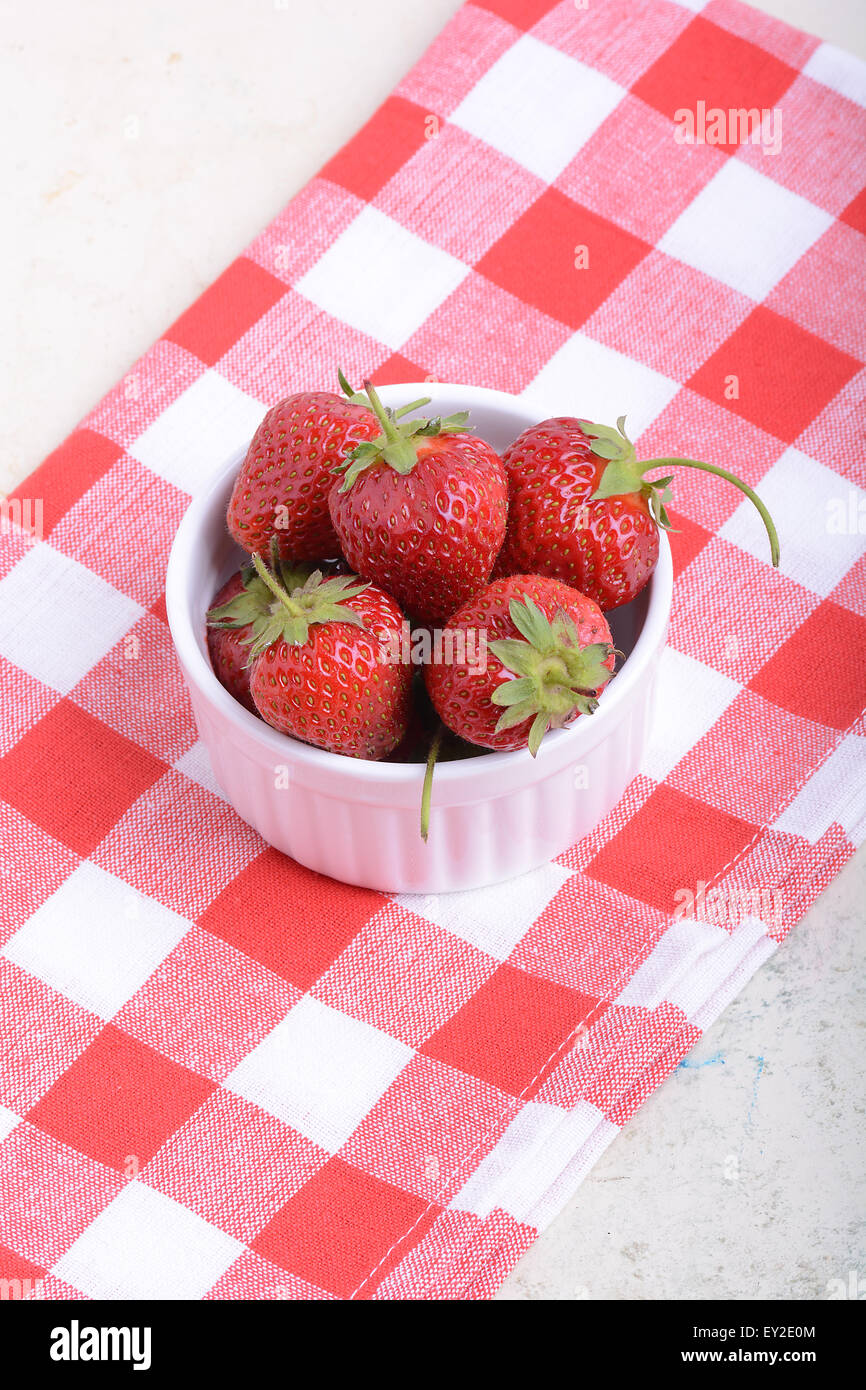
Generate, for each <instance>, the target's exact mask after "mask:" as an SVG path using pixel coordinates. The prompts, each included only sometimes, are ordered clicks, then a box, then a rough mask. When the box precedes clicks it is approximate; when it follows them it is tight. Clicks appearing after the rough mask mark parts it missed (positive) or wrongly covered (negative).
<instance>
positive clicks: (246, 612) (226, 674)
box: [207, 542, 312, 714]
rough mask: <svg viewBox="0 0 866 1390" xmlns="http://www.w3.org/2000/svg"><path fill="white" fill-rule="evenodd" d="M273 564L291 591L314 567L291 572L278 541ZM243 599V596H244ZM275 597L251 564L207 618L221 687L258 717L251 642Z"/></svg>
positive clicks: (216, 600)
mask: <svg viewBox="0 0 866 1390" xmlns="http://www.w3.org/2000/svg"><path fill="white" fill-rule="evenodd" d="M271 565H272V568H273V569H274V571H275V573H276V574H277V575H278V577H279V580H280V583H281V584H282V585H283V587H284V588H288V589H289V590H291V589H294V588H297V587H298V585H300V584H303V583H304V582H305V581H306V580H307V579H308V578H309V576H310V574H311V573H312V566H311V565H302V566H297V567H296V568H295V569H290V568H289V567H288V565H285V564H283V563H282V562H281V561H280V559H279V555H278V552H277V547H276V542H274V543H273V544H272V546H271ZM241 596H242V597H241ZM272 603H273V594H272V593H271V591H270V589H269V588H268V586H267V585H266V584H264V583H263V582H262V580H261V579H259V577H258V575H257V574H256V571H255V566H254V565H252V564H249V565H244V566H243V568H242V569H239V570H237V571H236V572H235V573H234V574H233V575H232V577H231V579H229V580H227V581H226V583H225V584H224V585H223V586H222V588H221V589H220V590H219V592H218V593H217V594H216V595H215V596H214V600H213V604H212V605H211V608H210V610H209V612H208V615H207V649H208V655H209V656H210V664H211V666H212V667H213V670H214V674H215V676H216V678H217V680H218V681H219V682H220V685H224V686H225V688H226V690H227V691H228V692H229V694H230V695H233V696H234V697H235V699H236V700H239V701H240V703H241V704H242V705H243V706H244V707H245V708H246V709H248V710H249V711H250V713H251V714H258V710H257V709H256V707H255V705H254V704H253V697H252V695H251V694H250V643H251V642H252V640H253V623H254V622H255V621H256V620H257V619H261V618H262V617H265V616H266V615H267V614H268V613H269V612H270V606H271V604H272Z"/></svg>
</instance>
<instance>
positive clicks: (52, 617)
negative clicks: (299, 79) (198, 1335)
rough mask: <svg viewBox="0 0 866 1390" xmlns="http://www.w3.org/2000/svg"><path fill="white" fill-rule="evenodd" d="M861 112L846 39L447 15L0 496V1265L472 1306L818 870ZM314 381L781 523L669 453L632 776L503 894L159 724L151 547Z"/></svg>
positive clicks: (833, 835)
mask: <svg viewBox="0 0 866 1390" xmlns="http://www.w3.org/2000/svg"><path fill="white" fill-rule="evenodd" d="M864 104H866V70H864V67H863V65H862V64H860V63H858V62H857V61H856V60H854V59H853V58H850V57H849V56H847V55H846V54H844V53H842V52H840V51H838V50H836V49H834V48H833V47H832V46H830V45H827V44H820V43H819V42H818V41H817V40H816V39H813V38H810V37H808V36H807V35H805V34H802V33H799V32H797V31H795V30H793V29H791V28H789V27H787V26H785V25H784V24H781V23H779V22H777V21H776V20H773V19H770V18H767V17H766V16H764V15H759V14H757V13H756V12H754V11H752V10H751V9H749V8H747V7H745V6H743V5H741V4H738V3H735V0H709V3H707V4H703V5H702V4H701V0H688V3H673V2H672V0H630V3H625V0H606V3H604V4H592V5H590V6H588V7H587V8H586V9H582V8H580V7H579V6H576V5H575V4H574V3H572V0H562V3H558V4H553V3H550V0H488V3H480V2H479V3H475V4H466V5H465V6H464V7H463V8H462V9H461V10H460V11H459V12H458V13H457V14H456V16H455V17H454V19H453V20H452V21H451V22H450V23H449V24H448V26H447V27H446V29H445V30H444V31H443V33H442V34H441V35H440V37H439V38H438V39H437V40H436V41H435V43H434V44H433V46H432V47H431V49H430V50H429V52H428V53H427V54H426V55H425V57H424V58H423V60H422V61H421V62H420V63H419V64H418V65H417V67H416V68H415V69H414V70H413V71H412V72H410V73H409V75H408V76H407V77H406V79H405V80H404V81H403V82H402V83H401V84H400V86H399V87H398V88H397V90H396V91H395V92H394V93H393V95H391V96H390V97H389V98H388V99H387V100H386V101H385V102H384V104H383V105H382V106H381V108H380V109H379V110H378V111H377V112H376V114H375V115H374V116H373V117H372V119H371V120H370V121H369V123H368V124H367V125H366V126H364V128H363V129H362V130H361V131H360V132H359V133H358V134H357V136H356V137H355V138H354V139H353V140H352V141H350V143H349V144H348V145H347V146H346V147H345V149H343V150H342V151H340V153H339V154H337V155H336V156H335V158H334V159H332V160H331V162H330V163H329V164H328V165H327V166H326V167H325V168H324V169H323V170H322V172H321V174H320V175H319V177H317V178H315V179H314V180H313V181H312V182H311V183H310V184H309V185H308V186H307V187H306V188H305V189H304V190H303V191H302V192H301V193H300V194H299V195H298V196H297V197H295V198H294V199H293V200H292V202H291V203H290V204H289V205H288V207H287V208H286V209H285V211H284V212H283V213H281V214H280V216H279V217H277V218H276V220H275V221H274V222H273V223H272V224H271V225H270V226H269V227H268V228H267V229H266V230H265V231H264V232H263V233H262V235H261V236H260V237H258V238H257V240H256V241H254V242H253V244H252V245H251V246H250V247H249V248H248V249H247V250H246V252H245V253H244V254H243V255H241V256H240V257H239V258H238V259H237V260H236V261H235V262H234V263H233V264H232V265H231V266H230V267H229V268H228V269H227V270H226V271H225V272H224V274H222V275H221V276H220V277H219V279H218V280H217V281H216V282H215V283H214V284H213V285H212V286H211V287H210V288H209V289H208V290H207V291H206V292H205V293H204V294H203V295H202V296H201V298H200V299H198V301H197V302H196V303H195V304H193V305H192V307H191V308H190V309H189V310H188V311H187V312H186V313H184V314H183V315H182V316H181V318H180V319H179V320H178V321H177V322H176V323H175V324H174V325H173V326H172V327H171V328H170V329H169V330H168V332H167V333H166V334H165V336H164V337H163V338H162V339H160V341H159V342H158V343H156V344H155V345H154V347H153V348H152V349H151V350H150V351H149V352H148V353H146V354H145V356H144V357H143V358H142V359H141V360H140V361H139V362H138V363H137V364H136V365H135V366H134V368H133V369H132V370H131V371H130V372H129V373H128V374H127V375H126V376H125V377H124V379H123V380H122V381H121V382H120V383H119V384H118V385H117V387H116V388H115V389H114V390H113V391H111V392H110V393H109V394H108V396H106V397H105V399H104V400H103V401H102V402H101V403H100V404H99V405H98V406H97V407H96V409H95V410H94V411H93V412H92V414H91V415H89V416H88V417H87V418H86V419H85V420H84V421H83V422H82V424H81V426H80V427H79V428H78V429H77V430H76V431H75V432H74V433H73V434H72V436H71V437H70V438H69V439H68V440H67V441H66V442H65V443H64V444H63V445H61V447H60V448H59V449H57V450H56V452H55V453H54V454H52V455H51V456H50V457H49V458H48V459H47V460H46V461H45V463H44V464H43V465H42V466H41V468H40V469H38V470H37V472H36V473H35V474H33V475H32V476H31V477H30V478H29V479H28V480H27V481H26V482H25V483H24V484H23V485H22V486H21V487H20V488H19V489H18V491H17V493H15V494H13V496H12V498H10V499H8V500H7V501H6V503H4V512H3V521H4V524H3V527H2V535H0V691H2V709H3V718H2V723H0V740H2V741H0V834H2V840H0V898H2V906H0V1037H2V1042H3V1046H2V1060H0V1277H2V1278H5V1279H7V1280H15V1279H18V1280H21V1281H22V1284H21V1287H22V1288H25V1287H29V1285H28V1284H27V1282H26V1281H32V1282H33V1284H34V1285H36V1286H38V1288H39V1291H40V1292H41V1294H42V1296H44V1297H48V1298H66V1297H69V1298H100V1297H108V1298H128V1297H136V1296H141V1297H145V1298H183V1299H200V1298H210V1299H237V1298H293V1299H295V1298H297V1299H328V1298H331V1299H333V1298H337V1299H352V1298H364V1299H407V1298H424V1299H427V1298H429V1299H443V1298H453V1299H467V1298H486V1297H489V1296H490V1295H491V1294H492V1293H493V1292H494V1291H495V1289H496V1288H497V1286H498V1285H499V1283H500V1282H501V1281H502V1279H503V1278H504V1276H505V1275H506V1273H507V1272H508V1270H509V1269H510V1268H511V1267H512V1266H513V1264H514V1263H515V1261H516V1260H517V1259H518V1258H519V1256H520V1255H521V1253H522V1252H523V1251H524V1250H525V1249H526V1248H527V1247H528V1246H529V1245H530V1244H531V1242H532V1241H533V1239H534V1238H535V1236H536V1234H537V1233H538V1231H539V1230H540V1229H541V1228H542V1227H544V1225H545V1224H546V1223H548V1222H549V1221H550V1220H551V1219H552V1217H553V1216H554V1215H555V1214H556V1212H557V1211H558V1210H559V1209H560V1208H561V1206H562V1204H563V1203H564V1202H565V1201H566V1200H567V1199H568V1197H569V1196H570V1195H571V1194H572V1193H573V1192H574V1190H575V1188H576V1186H577V1185H578V1183H579V1182H580V1181H581V1179H582V1177H583V1176H584V1175H585V1174H586V1172H587V1171H588V1170H589V1168H590V1167H591V1165H592V1164H593V1162H594V1161H595V1159H596V1158H597V1157H598V1155H599V1154H600V1153H601V1151H602V1150H603V1148H604V1147H605V1145H606V1144H607V1143H609V1142H610V1140H611V1139H612V1137H613V1136H614V1135H616V1134H617V1133H618V1131H619V1129H620V1128H621V1127H622V1126H623V1125H624V1124H625V1123H626V1122H627V1121H628V1119H629V1116H630V1115H632V1114H633V1112H634V1111H635V1110H636V1108H637V1107H638V1106H640V1105H641V1104H642V1102H643V1101H644V1100H645V1099H646V1097H647V1096H648V1095H649V1094H650V1092H651V1091H652V1090H653V1089H654V1088H655V1087H656V1086H657V1085H659V1084H660V1082H661V1081H662V1080H663V1079H664V1078H665V1077H666V1076H667V1075H668V1074H669V1073H670V1071H671V1070H672V1069H673V1068H674V1067H675V1065H676V1063H677V1062H678V1061H679V1060H680V1058H681V1057H682V1056H683V1054H684V1053H686V1052H687V1051H688V1050H689V1048H690V1047H692V1045H693V1044H694V1042H695V1040H696V1039H697V1038H698V1037H699V1036H700V1034H701V1032H702V1030H703V1029H705V1028H706V1027H707V1026H708V1024H710V1023H711V1022H712V1020H713V1019H714V1018H715V1017H717V1015H718V1014H719V1012H720V1011H721V1010H722V1009H723V1008H724V1006H725V1004H726V1003H727V1002H728V1001H729V1000H730V999H731V998H732V996H733V995H734V994H735V993H736V991H737V990H738V989H739V988H740V987H741V986H742V984H743V983H744V982H745V981H746V980H747V979H748V978H749V976H750V975H751V973H752V972H753V971H754V970H755V969H756V968H757V967H758V966H759V965H760V964H761V962H762V961H764V960H765V959H766V958H767V957H768V955H769V954H770V953H771V952H772V951H773V950H774V949H775V948H776V947H777V945H778V944H779V943H780V942H781V941H782V940H783V938H784V937H785V935H786V934H787V932H788V931H789V930H790V928H791V927H792V926H793V925H794V924H795V923H796V922H797V921H798V919H799V918H800V917H801V916H802V914H803V913H804V912H805V910H806V909H807V908H808V907H809V905H810V903H811V902H812V901H813V900H814V899H815V897H816V896H817V895H818V894H819V893H820V892H821V891H822V889H823V888H825V887H826V885H827V884H828V883H829V882H830V880H831V879H832V878H833V876H834V875H835V874H836V873H838V871H839V869H840V868H841V867H842V865H843V864H844V863H845V862H846V860H847V859H848V858H849V857H850V855H851V854H852V853H853V849H854V847H855V846H856V844H857V843H858V842H859V841H860V840H861V839H862V838H863V834H864V817H866V811H864V803H863V793H862V789H863V785H864V782H866V726H864V720H863V706H864V669H866V560H864V553H863V552H864V531H866V490H864V489H866V481H864V463H863V458H864V451H863V438H862V419H863V402H864V396H866V366H864V364H866V312H864V309H866V303H864V300H866V288H864V287H866V277H864V273H863V272H864V260H866V257H864V252H866V197H864V192H863V188H864V184H866V122H864V112H863V106H864ZM755 108H756V109H758V110H760V111H761V112H762V113H763V119H762V124H761V126H760V128H758V127H755V131H756V134H757V136H758V138H756V139H753V140H750V139H743V138H741V137H742V136H743V131H742V130H741V129H740V128H739V117H738V114H737V113H738V112H740V111H741V110H747V111H748V110H749V109H755ZM683 112H685V113H687V116H686V117H684V116H683ZM720 116H721V118H723V119H721V120H720ZM689 120H691V127H690V129H691V141H690V142H689V141H688V140H686V139H684V138H683V136H684V135H685V134H688V130H689ZM338 363H339V364H341V365H342V366H343V368H344V369H345V370H346V372H347V374H348V375H349V377H350V379H352V380H354V381H358V380H360V379H361V378H362V377H363V376H364V375H366V374H371V375H372V378H373V380H374V381H376V382H379V383H382V382H389V381H412V380H418V379H422V378H424V377H426V376H432V377H436V378H438V379H440V380H443V381H467V382H472V383H475V384H479V385H486V386H493V387H498V388H501V389H503V390H506V391H511V392H517V393H526V394H527V397H532V398H536V397H537V398H538V399H539V401H544V402H545V403H547V404H548V405H549V404H550V403H555V405H554V408H555V409H558V410H559V411H560V412H561V413H570V414H577V415H588V416H589V417H590V418H594V419H599V420H606V421H610V422H612V421H613V420H614V419H615V418H616V417H617V416H618V415H620V414H622V413H623V412H626V413H627V414H628V419H629V424H630V426H631V431H630V432H631V433H632V435H633V436H635V435H636V436H637V437H638V447H639V451H640V453H641V454H642V456H643V457H651V456H658V455H663V454H666V453H677V452H679V453H682V454H684V455H687V456H690V457H698V458H704V459H707V460H709V461H710V462H712V463H716V464H720V465H722V466H728V467H733V468H735V469H736V470H737V471H738V472H739V473H740V474H741V475H742V476H743V477H744V478H745V479H746V480H747V481H748V482H750V483H751V484H753V485H755V486H758V487H759V488H760V492H761V495H762V496H763V497H764V499H765V500H766V502H767V504H768V506H769V507H770V510H771V511H772V512H773V514H774V516H775V519H776V522H777V525H778V529H779V533H780V537H781V567H780V569H779V570H778V571H774V570H773V569H772V568H771V566H770V564H769V556H768V547H767V543H766V537H765V536H764V534H763V532H762V531H761V529H760V523H759V522H758V521H757V518H756V517H755V515H754V514H753V512H752V510H751V509H750V506H749V504H748V503H747V502H746V501H745V500H744V499H743V498H742V497H741V495H740V494H739V493H737V492H736V491H735V490H734V489H732V488H729V487H726V486H724V485H722V484H717V483H716V482H715V481H713V480H709V479H705V478H704V477H702V476H699V475H696V474H692V473H690V472H686V471H683V472H682V474H681V476H679V477H677V479H676V481H675V500H674V506H673V516H672V519H673V524H674V525H675V526H676V527H677V534H676V535H674V537H673V541H672V544H673V551H674V558H675V566H676V587H675V594H674V606H673V619H672V626H671V632H670V643H669V647H668V649H667V651H666V652H665V655H664V659H663V666H662V671H661V679H660V691H659V699H658V706H657V716H656V721H655V725H654V728H653V733H652V738H651V741H650V745H649V748H648V751H647V754H646V756H645V759H644V763H643V766H642V768H641V771H640V774H639V775H638V776H637V777H636V778H635V780H634V781H633V782H632V784H631V785H630V787H629V788H628V791H627V793H626V795H625V797H624V799H623V800H622V802H621V803H620V805H619V806H618V807H617V808H616V809H615V810H614V811H613V812H612V813H611V814H610V815H609V816H608V817H607V818H606V819H605V820H604V821H603V823H602V824H601V825H599V827H598V828H597V830H596V831H595V832H594V833H593V834H592V835H590V836H589V837H588V838H587V839H586V840H585V841H583V842H581V843H580V844H577V845H575V846H574V848H573V849H571V850H570V851H569V852H568V853H566V854H564V855H563V856H561V857H560V859H559V860H558V861H556V862H554V863H551V864H549V865H547V866H545V867H543V868H542V869H540V870H538V871H537V872H535V873H533V874H531V875H529V876H527V877H526V878H523V879H520V880H518V881H516V882H513V883H510V884H507V885H504V886H502V887H498V888H492V889H488V890H484V891H479V892H473V893H469V894H461V895H456V896H442V897H440V898H421V899H416V898H409V897H401V898H388V897H387V896H384V895H381V894H378V893H375V892H370V891H365V890H360V889H354V888H349V887H345V886H343V885H341V884H338V883H336V882H332V881H330V880H326V879H322V878H319V877H317V876H316V875H314V874H312V873H310V872H308V871H307V870H305V869H303V868H301V867H299V866H298V865H296V864H294V863H293V862H291V861H289V860H287V859H285V858H283V857H282V856H280V855H279V854H277V853H276V852H275V851H274V850H272V849H269V848H268V847H267V846H266V845H265V844H264V843H263V842H262V841H261V840H260V839H259V838H258V836H257V835H256V834H255V833H254V832H253V831H252V830H250V829H249V828H248V827H247V826H246V825H245V824H243V823H242V822H241V821H240V820H239V818H238V817H237V816H236V815H235V813H234V812H233V810H232V808H231V807H230V806H229V805H228V804H227V802H226V801H225V799H224V798H223V797H222V796H221V793H220V790H219V788H218V787H217V785H216V783H215V781H214V779H213V776H212V774H211V771H210V769H209V767H208V764H207V760H206V757H205V755H204V753H203V751H202V748H201V745H200V743H199V742H198V740H197V735H196V729H195V726H194V724H193V722H192V717H191V713H190V710H189V705H188V702H187V698H186V695H185V691H184V689H183V686H182V681H181V677H180V674H179V671H178V667H177V665H176V662H175V659H174V656H173V651H172V646H171V641H170V637H169V632H168V628H167V626H166V617H165V608H164V603H163V586H164V577H165V567H166V559H167V555H168V550H169V546H170V543H171V540H172V536H173V533H174V531H175V528H176V526H177V523H178V521H179V519H180V517H181V516H182V514H183V512H184V509H185V507H186V506H187V504H188V502H189V499H190V497H191V496H192V495H194V494H195V493H196V492H198V491H199V489H201V488H202V487H203V486H206V484H207V482H208V479H209V477H210V476H211V475H212V474H213V473H214V472H216V471H217V470H218V469H219V468H220V467H221V466H223V465H224V463H225V460H226V459H227V458H228V457H229V456H230V455H231V454H232V453H233V452H234V451H235V450H236V449H237V448H238V447H239V446H241V445H242V444H243V443H244V442H245V441H246V440H247V439H248V437H249V436H250V434H251V432H252V430H253V429H254V427H255V425H256V424H257V423H258V421H259V419H260V418H261V416H262V414H263V412H264V409H265V407H266V406H267V405H269V404H271V403H273V402H274V401H275V400H277V399H278V398H280V397H281V396H282V395H285V394H288V393H290V392H291V391H292V390H297V389H301V388H303V387H316V388H332V387H333V385H334V375H335V366H336V364H338ZM37 519H38V524H37ZM689 892H691V893H692V894H694V899H693V900H690V899H688V897H687V896H686V897H685V898H684V894H686V895H687V894H688V893H689ZM684 905H685V910H684V911H683V908H684Z"/></svg>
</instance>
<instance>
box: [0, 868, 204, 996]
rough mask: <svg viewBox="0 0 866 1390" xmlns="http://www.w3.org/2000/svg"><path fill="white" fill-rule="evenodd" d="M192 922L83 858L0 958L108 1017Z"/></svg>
mask: <svg viewBox="0 0 866 1390" xmlns="http://www.w3.org/2000/svg"><path fill="white" fill-rule="evenodd" d="M191 926H192V923H191V922H189V921H187V919H186V918H185V917H179V916H178V915H177V913H175V912H172V911H170V909H169V908H167V907H163V906H162V905H161V904H160V903H158V902H156V901H155V899H153V898H149V897H147V896H146V895H145V894H143V893H139V892H137V891H136V889H135V888H132V887H130V885H129V884H128V883H124V882H123V881H122V880H121V879H119V878H115V876H114V874H109V873H106V872H105V870H104V869H100V868H98V867H97V865H96V864H91V863H89V862H88V861H87V860H85V861H84V862H83V863H81V864H79V866H78V868H77V869H75V870H74V872H73V873H71V874H70V875H69V877H68V878H67V879H65V880H64V882H63V883H61V885H60V887H59V888H58V889H57V891H56V892H55V893H52V895H51V897H50V898H47V899H46V900H45V902H44V903H42V905H41V907H38V908H37V909H36V911H35V912H34V913H33V915H32V916H31V917H29V918H28V919H27V921H26V922H25V923H24V925H23V926H22V927H20V928H19V929H18V931H17V932H15V934H14V936H12V937H10V939H9V940H8V941H7V942H6V945H5V946H4V947H3V950H2V951H0V955H3V956H5V957H6V958H7V959H8V960H11V961H14V962H15V964H16V965H20V966H21V968H22V969H23V970H27V971H28V972H29V973H30V974H31V975H35V976H36V977H37V978H38V979H40V980H44V981H45V983H46V984H48V985H51V987H52V989H56V990H57V991H58V992H59V993H60V994H65V995H66V996H67V997H68V998H70V999H74V1000H75V1002H76V1004H80V1005H81V1007H82V1008H83V1009H88V1010H89V1011H90V1012H91V1013H94V1014H96V1015H97V1016H98V1017H99V1018H103V1019H109V1018H112V1017H113V1016H114V1014H116V1013H117V1011H118V1010H119V1009H121V1008H122V1007H123V1005H124V1004H125V1003H126V1001H127V999H131V998H132V996H133V994H135V992H136V991H137V990H139V989H140V988H141V986H142V985H143V984H144V982H145V981H146V980H147V979H149V978H150V976H151V975H152V974H153V972H154V970H155V969H156V967H157V966H158V965H159V964H160V963H161V962H162V961H163V960H164V959H165V957H166V956H167V955H168V954H169V953H170V952H171V951H173V950H174V948H175V946H177V944H178V942H179V941H181V940H182V938H183V937H184V936H186V933H187V932H188V931H189V929H190V927H191Z"/></svg>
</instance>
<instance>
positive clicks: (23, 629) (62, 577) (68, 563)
mask: <svg viewBox="0 0 866 1390" xmlns="http://www.w3.org/2000/svg"><path fill="white" fill-rule="evenodd" d="M143 613H144V609H143V608H142V607H141V606H140V605H139V604H137V603H135V602H134V601H133V600H132V599H131V598H127V596H126V594H121V593H120V592H119V591H118V590H117V589H115V588H114V587H113V586H112V585H111V584H108V583H106V581H105V580H104V579H100V577H99V575H98V574H94V573H93V571H92V570H89V569H87V568H86V567H85V566H84V565H79V564H78V562H77V561H76V560H71V559H70V558H69V556H68V555H61V554H60V552H59V551H58V550H55V549H54V548H53V547H52V546H51V545H48V544H47V543H43V544H41V545H34V546H33V547H32V548H31V549H30V550H28V551H26V553H25V554H24V555H23V556H22V558H21V559H20V560H19V561H18V564H17V565H16V566H15V567H14V569H11V570H10V571H9V573H8V574H7V575H6V577H5V578H4V579H0V656H5V657H6V659H7V661H11V662H12V663H13V665H15V666H18V667H20V668H21V670H22V671H26V672H27V673H28V675H31V676H35V678H36V679H37V680H38V681H41V682H42V684H43V685H47V686H49V687H50V689H52V690H57V691H59V693H60V694H61V695H68V694H69V692H70V690H71V689H72V687H73V686H75V685H77V684H78V682H79V681H80V680H81V679H82V677H83V676H86V675H87V672H88V671H90V670H91V669H92V668H93V667H94V666H95V665H96V664H97V662H98V661H101V660H102V658H103V657H104V656H105V654H106V652H108V651H110V650H111V648H112V647H113V646H114V645H115V644H116V643H117V642H119V641H120V639H121V637H123V635H124V634H125V633H126V632H128V631H129V629H130V628H131V627H132V626H133V624H135V623H136V622H138V620H139V618H140V617H141V616H142V614H143Z"/></svg>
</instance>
